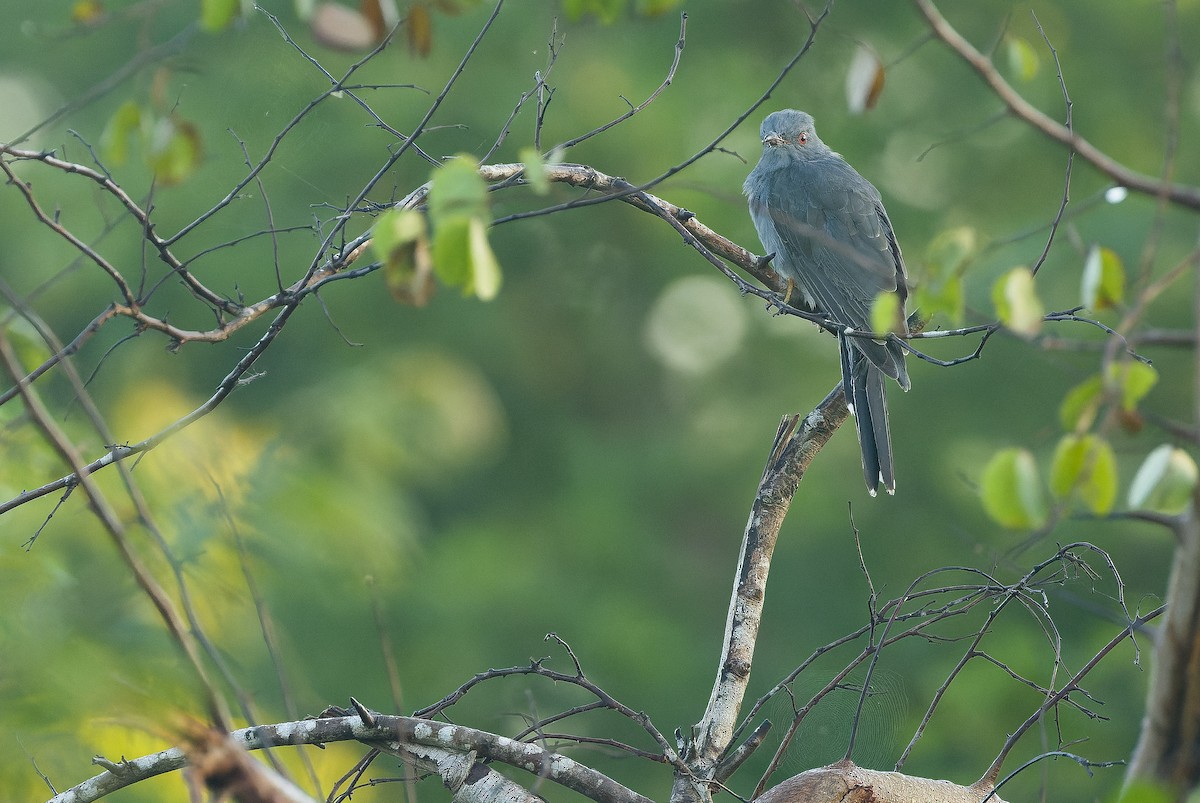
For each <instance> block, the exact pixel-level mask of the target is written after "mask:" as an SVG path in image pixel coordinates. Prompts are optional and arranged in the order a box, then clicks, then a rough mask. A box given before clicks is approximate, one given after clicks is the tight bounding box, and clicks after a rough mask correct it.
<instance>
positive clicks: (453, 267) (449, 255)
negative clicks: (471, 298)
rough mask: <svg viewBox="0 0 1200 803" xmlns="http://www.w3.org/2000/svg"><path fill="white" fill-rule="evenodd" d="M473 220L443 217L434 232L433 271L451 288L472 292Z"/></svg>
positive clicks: (465, 216) (464, 216)
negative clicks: (471, 240)
mask: <svg viewBox="0 0 1200 803" xmlns="http://www.w3.org/2000/svg"><path fill="white" fill-rule="evenodd" d="M470 237H471V218H470V217H468V216H467V215H455V216H453V217H450V218H446V217H443V218H442V220H441V221H440V222H439V223H438V224H437V228H435V229H434V232H433V269H434V271H436V273H437V276H438V278H439V279H441V280H442V281H443V282H445V283H446V284H448V285H450V286H451V287H461V288H463V291H464V292H470V291H469V287H470V283H471V244H470Z"/></svg>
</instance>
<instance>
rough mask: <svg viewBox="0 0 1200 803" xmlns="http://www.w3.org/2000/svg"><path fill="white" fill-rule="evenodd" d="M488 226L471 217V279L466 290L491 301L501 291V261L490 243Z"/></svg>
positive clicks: (480, 298) (483, 299) (481, 298)
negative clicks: (497, 258)
mask: <svg viewBox="0 0 1200 803" xmlns="http://www.w3.org/2000/svg"><path fill="white" fill-rule="evenodd" d="M487 231H488V230H487V226H486V225H484V222H483V221H482V220H480V219H479V218H477V217H473V218H471V223H470V229H469V237H470V258H471V281H470V283H469V284H468V285H467V287H465V288H464V292H471V293H474V294H475V295H476V296H478V298H479V300H480V301H491V300H492V299H493V298H495V297H496V295H497V294H498V293H499V292H500V263H499V262H497V261H496V255H495V254H494V253H492V247H491V245H489V244H488V237H487Z"/></svg>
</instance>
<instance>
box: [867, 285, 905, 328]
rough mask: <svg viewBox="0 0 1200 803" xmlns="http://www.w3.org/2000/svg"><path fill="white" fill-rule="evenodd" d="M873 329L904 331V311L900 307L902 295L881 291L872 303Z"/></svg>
mask: <svg viewBox="0 0 1200 803" xmlns="http://www.w3.org/2000/svg"><path fill="white" fill-rule="evenodd" d="M871 331H872V332H878V333H880V334H883V333H884V332H903V331H904V311H903V310H902V309H901V308H900V297H899V296H897V295H896V294H895V293H886V292H885V293H879V294H878V295H877V296H875V301H874V302H873V303H872V304H871Z"/></svg>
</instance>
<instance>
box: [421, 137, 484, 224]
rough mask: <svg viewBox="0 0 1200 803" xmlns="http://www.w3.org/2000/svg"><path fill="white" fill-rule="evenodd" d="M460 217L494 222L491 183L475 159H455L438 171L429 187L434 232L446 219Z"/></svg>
mask: <svg viewBox="0 0 1200 803" xmlns="http://www.w3.org/2000/svg"><path fill="white" fill-rule="evenodd" d="M457 215H464V216H466V217H479V218H483V219H484V220H486V221H487V222H488V223H491V222H492V221H491V217H490V216H489V212H488V204H487V183H486V182H485V181H484V180H483V179H482V178H481V177H480V175H479V169H478V168H477V167H476V164H475V160H474V159H473V158H471V157H470V156H466V155H459V156H455V157H454V158H453V159H450V160H449V161H447V162H446V163H445V164H443V165H442V166H441V167H439V168H437V169H436V170H434V171H433V180H432V183H431V184H430V187H429V219H430V222H431V223H432V224H433V228H434V230H435V231H436V230H437V227H438V225H439V224H440V223H441V220H442V219H443V218H448V217H452V216H457Z"/></svg>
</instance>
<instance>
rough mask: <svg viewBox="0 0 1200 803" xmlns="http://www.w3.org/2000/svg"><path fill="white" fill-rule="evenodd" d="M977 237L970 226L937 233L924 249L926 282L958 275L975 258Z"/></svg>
mask: <svg viewBox="0 0 1200 803" xmlns="http://www.w3.org/2000/svg"><path fill="white" fill-rule="evenodd" d="M977 241H978V237H977V235H976V234H975V229H973V228H971V227H970V226H957V227H955V228H953V229H946V230H944V231H942V232H939V233H938V235H937V236H936V237H934V238H933V240H932V241H930V243H929V245H928V246H926V248H925V273H926V280H927V281H928V280H929V279H932V278H938V279H946V278H949V277H951V276H957V275H959V274H960V273H961V272H962V270H963V268H965V267H966V265H967V262H969V261H970V260H971V258H972V257H974V256H975V251H976V249H977V247H978V246H977Z"/></svg>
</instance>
